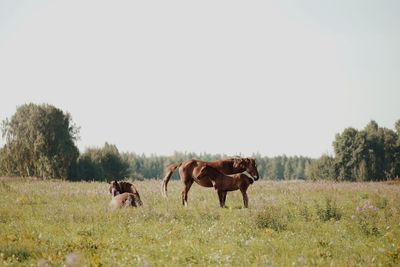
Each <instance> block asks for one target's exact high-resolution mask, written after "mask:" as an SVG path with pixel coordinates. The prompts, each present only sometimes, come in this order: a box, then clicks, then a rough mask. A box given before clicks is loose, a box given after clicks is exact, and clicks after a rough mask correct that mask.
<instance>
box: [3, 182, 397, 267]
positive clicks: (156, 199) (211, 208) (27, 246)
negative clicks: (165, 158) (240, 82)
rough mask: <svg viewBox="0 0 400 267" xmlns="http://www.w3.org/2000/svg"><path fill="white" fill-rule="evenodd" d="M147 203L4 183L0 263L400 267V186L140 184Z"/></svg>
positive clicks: (103, 192)
mask: <svg viewBox="0 0 400 267" xmlns="http://www.w3.org/2000/svg"><path fill="white" fill-rule="evenodd" d="M135 184H136V185H137V187H138V189H139V192H140V194H141V199H142V201H143V204H144V205H143V206H142V207H141V208H126V209H121V210H117V211H109V210H108V208H107V206H108V203H109V201H110V196H109V193H108V192H107V189H108V185H107V183H101V182H66V181H58V180H51V181H41V180H29V179H22V178H18V179H15V178H0V195H1V197H0V229H1V230H0V266H38V265H39V266H83V265H86V266H193V265H198V266H293V265H295V266H399V265H400V205H399V204H400V183H399V182H393V181H392V182H379V183H373V182H369V183H347V182H346V183H333V182H300V181H297V182H296V181H293V182H269V181H257V182H255V183H254V184H253V185H252V186H250V188H249V190H248V194H249V208H248V209H243V208H242V206H243V204H242V197H241V194H240V192H238V191H237V192H232V193H228V196H227V201H226V204H227V207H226V208H219V204H218V197H217V194H216V192H215V191H214V190H213V189H206V188H201V187H200V186H198V185H196V184H194V185H193V186H192V189H191V190H190V192H189V206H188V207H187V208H184V207H182V206H181V202H180V192H181V184H180V183H179V182H178V181H171V182H170V183H169V188H168V189H169V190H168V193H169V196H168V198H164V197H163V196H162V195H161V191H160V189H161V181H159V180H146V181H138V182H135Z"/></svg>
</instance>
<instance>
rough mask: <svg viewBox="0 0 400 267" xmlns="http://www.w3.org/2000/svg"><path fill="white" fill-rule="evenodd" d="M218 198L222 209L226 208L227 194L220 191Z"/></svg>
mask: <svg viewBox="0 0 400 267" xmlns="http://www.w3.org/2000/svg"><path fill="white" fill-rule="evenodd" d="M217 193H218V198H219V205H220V206H221V208H223V207H225V199H226V192H225V191H222V190H218V191H217Z"/></svg>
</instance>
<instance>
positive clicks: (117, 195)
mask: <svg viewBox="0 0 400 267" xmlns="http://www.w3.org/2000/svg"><path fill="white" fill-rule="evenodd" d="M108 191H109V192H110V194H111V202H110V206H115V207H116V206H118V207H121V206H133V207H138V206H141V205H143V203H142V200H141V199H140V195H139V191H138V190H137V188H136V186H134V185H133V184H131V183H129V182H118V181H117V180H114V181H112V182H111V183H110V187H109V188H108Z"/></svg>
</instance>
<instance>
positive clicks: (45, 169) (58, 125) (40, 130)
mask: <svg viewBox="0 0 400 267" xmlns="http://www.w3.org/2000/svg"><path fill="white" fill-rule="evenodd" d="M78 132H79V129H78V128H77V127H76V126H75V125H74V124H73V122H72V119H71V116H70V114H69V113H64V112H63V111H62V110H60V109H58V108H56V107H54V106H52V105H48V104H42V105H36V104H25V105H22V106H20V107H18V108H17V111H16V112H15V114H14V115H13V116H12V117H11V119H10V120H8V119H6V120H4V121H3V123H2V133H3V138H5V140H6V144H5V146H4V147H3V148H2V150H1V153H0V154H1V157H0V158H1V163H0V168H1V172H2V174H5V175H10V176H36V177H40V178H63V179H65V178H68V177H69V176H70V173H71V166H72V165H73V163H74V162H75V161H76V159H77V157H78V155H79V151H78V149H77V147H76V146H75V141H76V139H77V138H78Z"/></svg>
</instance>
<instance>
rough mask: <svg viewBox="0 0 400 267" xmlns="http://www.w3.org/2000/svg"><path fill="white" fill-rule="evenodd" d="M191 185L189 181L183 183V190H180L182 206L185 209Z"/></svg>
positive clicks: (191, 182) (191, 181)
mask: <svg viewBox="0 0 400 267" xmlns="http://www.w3.org/2000/svg"><path fill="white" fill-rule="evenodd" d="M192 184H193V180H189V181H186V182H185V188H183V190H182V205H184V206H185V207H187V205H188V203H187V199H188V193H189V190H190V187H191V186H192Z"/></svg>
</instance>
